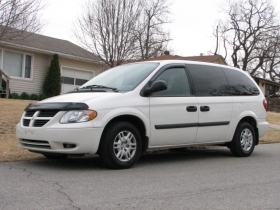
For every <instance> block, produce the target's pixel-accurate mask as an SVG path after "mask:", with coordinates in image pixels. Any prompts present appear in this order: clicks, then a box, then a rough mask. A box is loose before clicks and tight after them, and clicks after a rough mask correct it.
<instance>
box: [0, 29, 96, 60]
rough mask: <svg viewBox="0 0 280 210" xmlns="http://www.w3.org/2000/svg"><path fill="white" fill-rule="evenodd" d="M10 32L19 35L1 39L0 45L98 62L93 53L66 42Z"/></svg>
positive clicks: (27, 33)
mask: <svg viewBox="0 0 280 210" xmlns="http://www.w3.org/2000/svg"><path fill="white" fill-rule="evenodd" d="M10 30H11V33H13V34H14V33H16V32H18V33H19V34H20V35H19V36H17V37H16V38H12V39H9V37H8V36H9V35H6V39H5V38H4V39H2V40H1V41H0V44H2V45H12V46H15V47H20V48H26V49H29V50H32V51H40V52H45V53H51V54H54V53H56V54H60V55H66V56H67V55H68V56H71V57H77V58H81V59H90V60H98V59H97V57H96V56H95V55H94V54H93V53H91V52H89V51H87V50H85V49H83V48H81V47H79V46H78V45H75V44H73V43H72V42H69V41H67V40H62V39H56V38H52V37H48V36H44V35H39V34H35V33H29V32H21V31H19V30H17V29H10Z"/></svg>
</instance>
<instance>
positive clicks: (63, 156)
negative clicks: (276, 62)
mask: <svg viewBox="0 0 280 210" xmlns="http://www.w3.org/2000/svg"><path fill="white" fill-rule="evenodd" d="M42 155H44V156H45V157H46V158H48V159H54V160H55V159H56V160H61V159H66V158H67V157H68V156H69V155H67V154H52V153H43V154H42Z"/></svg>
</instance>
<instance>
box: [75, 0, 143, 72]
mask: <svg viewBox="0 0 280 210" xmlns="http://www.w3.org/2000/svg"><path fill="white" fill-rule="evenodd" d="M140 12H141V11H140V5H139V3H138V1H137V0H96V1H88V2H87V4H86V5H84V8H83V13H82V14H81V16H80V17H79V18H78V21H77V23H76V25H75V31H74V34H75V36H76V37H77V39H78V40H79V41H80V43H81V44H82V45H83V46H84V47H86V48H87V49H89V50H91V51H92V52H93V53H94V54H96V55H97V56H98V57H99V59H100V60H101V61H103V62H104V63H105V64H107V65H109V66H110V67H113V66H115V65H120V64H121V63H122V62H123V61H124V60H129V59H132V58H134V51H135V48H136V47H135V43H136V39H135V36H134V35H133V32H134V31H135V27H136V24H135V23H136V22H137V19H138V18H139V16H140Z"/></svg>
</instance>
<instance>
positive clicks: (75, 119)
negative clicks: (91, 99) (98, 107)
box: [60, 110, 97, 123]
mask: <svg viewBox="0 0 280 210" xmlns="http://www.w3.org/2000/svg"><path fill="white" fill-rule="evenodd" d="M96 116H97V112H96V111H93V110H75V111H69V112H67V113H66V114H64V115H63V116H62V118H61V119H60V123H80V122H87V121H90V120H93V119H94V118H96Z"/></svg>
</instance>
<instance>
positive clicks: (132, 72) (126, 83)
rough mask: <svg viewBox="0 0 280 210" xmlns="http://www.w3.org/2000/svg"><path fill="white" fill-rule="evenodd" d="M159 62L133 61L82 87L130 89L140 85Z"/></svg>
mask: <svg viewBox="0 0 280 210" xmlns="http://www.w3.org/2000/svg"><path fill="white" fill-rule="evenodd" d="M158 65H159V64H158V63H153V62H146V63H132V64H126V65H121V66H117V67H115V68H112V69H109V70H107V71H105V72H103V73H101V74H99V75H98V76H96V77H94V78H92V79H91V80H90V81H88V82H87V83H85V84H84V85H82V86H81V87H80V89H81V88H87V87H90V86H92V87H98V86H99V87H102V86H103V87H110V88H116V89H117V90H119V91H130V90H133V89H134V88H135V87H136V86H137V85H139V84H140V83H141V82H142V81H143V80H144V79H145V78H146V77H147V76H148V75H149V74H150V73H151V72H152V71H153V70H154V69H155V68H156V67H157V66H158Z"/></svg>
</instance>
